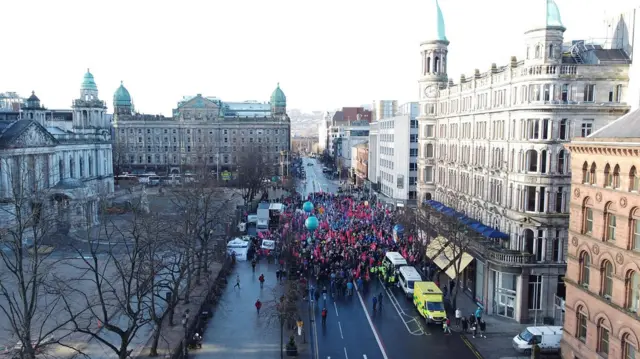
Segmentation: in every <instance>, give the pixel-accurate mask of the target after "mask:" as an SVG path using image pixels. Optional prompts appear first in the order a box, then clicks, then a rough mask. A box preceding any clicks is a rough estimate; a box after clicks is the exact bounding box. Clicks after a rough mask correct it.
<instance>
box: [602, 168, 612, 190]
mask: <svg viewBox="0 0 640 359" xmlns="http://www.w3.org/2000/svg"><path fill="white" fill-rule="evenodd" d="M604 186H605V187H613V173H611V166H610V165H609V164H608V163H607V165H606V166H604Z"/></svg>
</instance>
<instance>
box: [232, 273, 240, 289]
mask: <svg viewBox="0 0 640 359" xmlns="http://www.w3.org/2000/svg"><path fill="white" fill-rule="evenodd" d="M236 287H238V289H240V274H236V285H234V286H233V289H236Z"/></svg>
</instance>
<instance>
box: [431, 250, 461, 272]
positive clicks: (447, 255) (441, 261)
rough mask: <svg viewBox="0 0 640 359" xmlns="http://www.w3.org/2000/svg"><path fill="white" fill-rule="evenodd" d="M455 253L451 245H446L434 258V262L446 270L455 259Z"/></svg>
mask: <svg viewBox="0 0 640 359" xmlns="http://www.w3.org/2000/svg"><path fill="white" fill-rule="evenodd" d="M455 254H456V253H455V252H454V250H453V247H452V246H451V245H449V246H446V247H444V250H443V251H442V252H440V254H438V256H437V257H435V258H434V259H433V263H435V264H436V265H437V266H438V267H439V268H440V269H442V270H445V269H446V268H447V267H448V266H449V264H450V263H451V261H452V260H454V259H455Z"/></svg>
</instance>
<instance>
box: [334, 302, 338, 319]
mask: <svg viewBox="0 0 640 359" xmlns="http://www.w3.org/2000/svg"><path fill="white" fill-rule="evenodd" d="M333 307H334V308H336V317H337V316H338V305H337V304H336V302H333Z"/></svg>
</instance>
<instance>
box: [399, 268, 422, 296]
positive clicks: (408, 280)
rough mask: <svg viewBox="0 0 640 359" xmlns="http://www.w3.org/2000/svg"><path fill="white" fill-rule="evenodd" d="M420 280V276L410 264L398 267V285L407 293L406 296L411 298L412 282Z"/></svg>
mask: <svg viewBox="0 0 640 359" xmlns="http://www.w3.org/2000/svg"><path fill="white" fill-rule="evenodd" d="M415 282H422V276H421V275H420V273H418V271H417V270H416V269H415V268H414V267H411V266H402V267H400V269H398V285H400V288H402V290H403V291H404V294H406V295H407V298H413V283H415Z"/></svg>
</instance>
